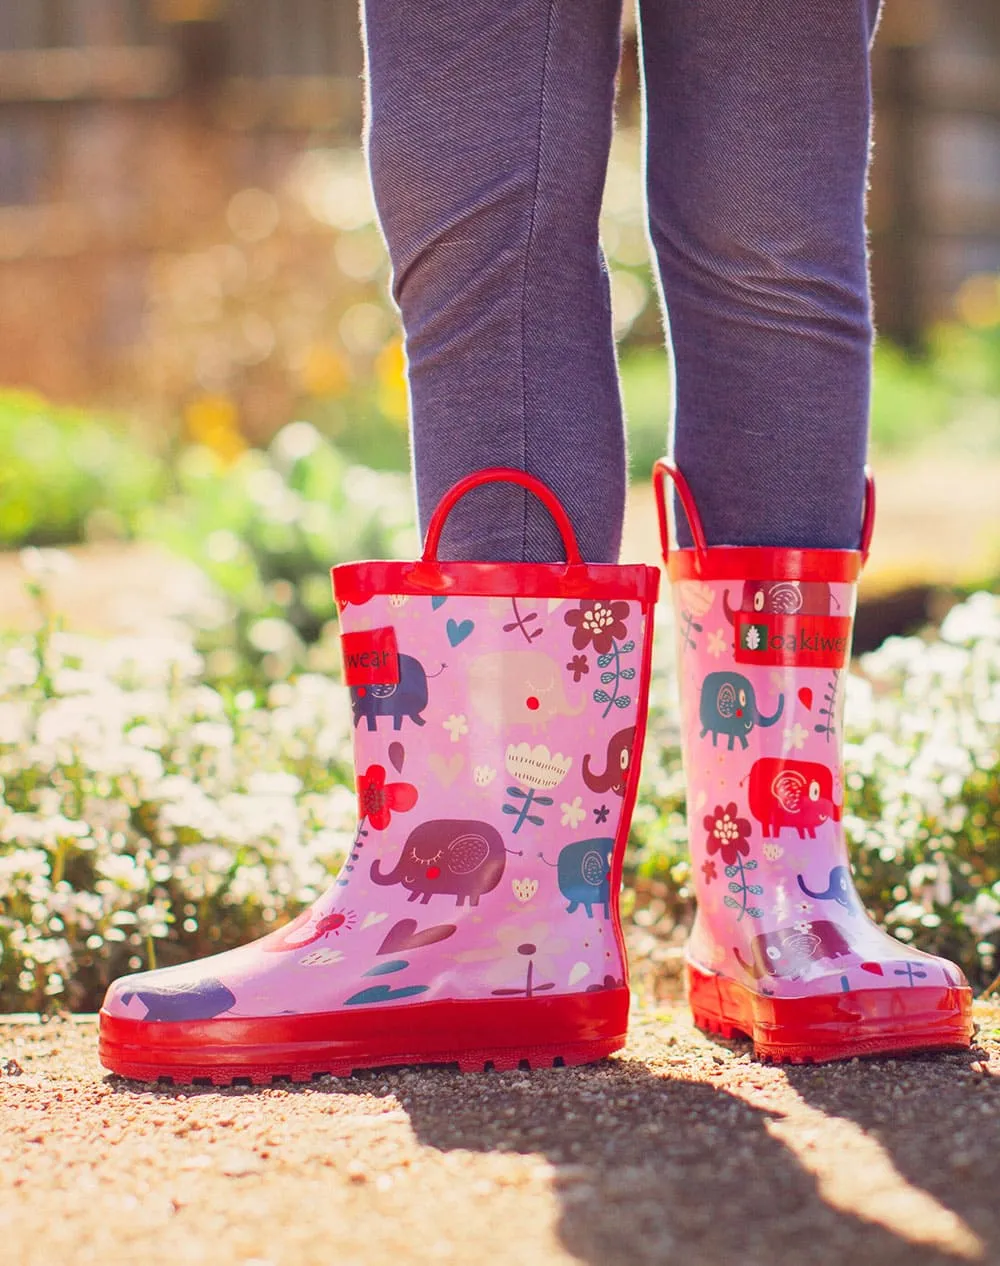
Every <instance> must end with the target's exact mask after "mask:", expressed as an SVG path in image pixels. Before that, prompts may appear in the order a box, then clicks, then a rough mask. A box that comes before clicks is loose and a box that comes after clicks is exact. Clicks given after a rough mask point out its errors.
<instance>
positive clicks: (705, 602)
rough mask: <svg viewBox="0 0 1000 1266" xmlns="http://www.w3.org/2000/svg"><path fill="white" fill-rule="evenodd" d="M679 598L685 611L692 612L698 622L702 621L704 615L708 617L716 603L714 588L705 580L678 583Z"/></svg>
mask: <svg viewBox="0 0 1000 1266" xmlns="http://www.w3.org/2000/svg"><path fill="white" fill-rule="evenodd" d="M677 596H678V598H679V599H680V603H681V606H682V607H683V608H684V610H685V611H690V612H691V615H692V616H693V617H694V618H695V619H696V620H700V619H701V617H702V616H703V615H708V612H709V608H710V607H711V605H712V603H713V602H714V601H715V592H714V590H713V589H712V586H711V585H706V584H705V582H704V581H703V580H681V581H678V583H677Z"/></svg>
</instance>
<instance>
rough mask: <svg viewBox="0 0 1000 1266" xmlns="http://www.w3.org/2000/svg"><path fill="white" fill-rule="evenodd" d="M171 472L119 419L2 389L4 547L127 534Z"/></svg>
mask: <svg viewBox="0 0 1000 1266" xmlns="http://www.w3.org/2000/svg"><path fill="white" fill-rule="evenodd" d="M165 479H166V473H165V467H164V465H163V463H162V462H161V461H160V460H159V459H158V458H156V457H155V456H154V455H153V454H152V453H150V452H149V451H148V450H147V449H146V448H145V447H144V446H143V445H141V444H140V443H139V442H138V440H137V439H136V438H135V437H134V436H132V435H131V434H130V433H129V432H128V431H127V430H126V429H125V428H124V426H122V425H121V424H120V423H118V422H115V421H114V420H112V419H109V418H107V417H101V416H99V415H97V414H94V413H86V412H84V411H83V410H81V409H65V408H58V407H56V406H55V405H52V404H49V403H48V402H47V401H45V400H43V399H42V397H41V396H36V395H33V394H30V393H28V392H15V391H0V547H8V548H9V547H10V546H19V545H50V544H56V543H58V544H67V543H70V542H74V541H82V540H83V539H84V538H85V537H86V536H87V535H90V534H97V535H101V536H104V537H107V536H127V535H129V534H131V532H132V530H133V528H134V526H135V522H136V519H137V516H138V513H139V511H140V509H141V508H142V507H143V506H144V505H147V504H148V503H149V501H150V500H151V499H152V498H153V497H155V496H158V495H159V494H160V493H161V491H162V489H163V486H164V483H165Z"/></svg>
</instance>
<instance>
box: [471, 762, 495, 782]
mask: <svg viewBox="0 0 1000 1266" xmlns="http://www.w3.org/2000/svg"><path fill="white" fill-rule="evenodd" d="M496 776H497V771H496V770H495V769H494V768H493V766H492V765H476V766H475V768H474V769H473V771H472V781H473V782H474V783H475V784H476V786H477V787H488V786H489V785H490V783H491V782H492V781H493V779H494V778H495V777H496Z"/></svg>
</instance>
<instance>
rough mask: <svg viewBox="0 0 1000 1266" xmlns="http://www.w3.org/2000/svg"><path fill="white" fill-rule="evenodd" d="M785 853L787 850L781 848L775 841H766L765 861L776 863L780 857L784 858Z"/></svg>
mask: <svg viewBox="0 0 1000 1266" xmlns="http://www.w3.org/2000/svg"><path fill="white" fill-rule="evenodd" d="M784 852H785V850H784V849H783V848H782V847H781V845H780V844H777V843H775V841H774V840H765V841H764V860H765V861H768V862H776V861H777V860H778V858H779V857H782V856H784Z"/></svg>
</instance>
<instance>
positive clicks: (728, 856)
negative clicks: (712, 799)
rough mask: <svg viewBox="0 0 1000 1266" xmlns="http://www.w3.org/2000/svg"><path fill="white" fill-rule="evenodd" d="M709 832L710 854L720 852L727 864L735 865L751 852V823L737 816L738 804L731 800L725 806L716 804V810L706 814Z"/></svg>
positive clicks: (706, 828)
mask: <svg viewBox="0 0 1000 1266" xmlns="http://www.w3.org/2000/svg"><path fill="white" fill-rule="evenodd" d="M705 830H706V831H707V832H708V852H709V856H711V855H712V854H713V853H718V854H719V855H720V856H721V858H722V861H723V864H724V865H726V866H735V865H736V861H737V858H738V857H740V856H741V855H742V856H743V857H746V856H747V855H748V853H749V852H750V840H749V836H750V823H749V821H748V820H747V819H746V818H738V817H737V816H736V805H735V804H734V803H733V802H732V801H730V803H729V804H727V805H726V807H725V808H723V807H722V805H721V804H717V805H716V806H715V812H714V813H709V814H706V815H705Z"/></svg>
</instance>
